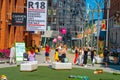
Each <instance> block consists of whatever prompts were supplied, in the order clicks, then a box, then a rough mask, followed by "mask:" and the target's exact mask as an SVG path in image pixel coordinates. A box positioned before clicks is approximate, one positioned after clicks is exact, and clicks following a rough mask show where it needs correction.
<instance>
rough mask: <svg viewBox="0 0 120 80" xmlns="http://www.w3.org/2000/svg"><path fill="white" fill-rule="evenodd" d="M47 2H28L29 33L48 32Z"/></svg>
mask: <svg viewBox="0 0 120 80" xmlns="http://www.w3.org/2000/svg"><path fill="white" fill-rule="evenodd" d="M46 26H47V0H27V31H46Z"/></svg>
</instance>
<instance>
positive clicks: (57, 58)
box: [54, 51, 59, 61]
mask: <svg viewBox="0 0 120 80" xmlns="http://www.w3.org/2000/svg"><path fill="white" fill-rule="evenodd" d="M54 59H55V61H59V57H58V51H56V52H55V54H54Z"/></svg>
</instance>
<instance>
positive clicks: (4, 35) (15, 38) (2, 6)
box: [0, 0, 40, 49]
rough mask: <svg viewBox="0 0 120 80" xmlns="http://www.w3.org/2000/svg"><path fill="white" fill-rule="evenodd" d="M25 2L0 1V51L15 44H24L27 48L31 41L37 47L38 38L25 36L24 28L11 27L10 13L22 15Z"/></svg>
mask: <svg viewBox="0 0 120 80" xmlns="http://www.w3.org/2000/svg"><path fill="white" fill-rule="evenodd" d="M26 1H27V0H0V20H2V21H0V49H5V48H9V47H11V45H12V44H13V43H15V42H25V43H26V44H27V47H29V46H31V45H32V39H34V40H35V43H36V44H37V45H38V44H39V41H40V34H36V35H39V36H32V35H33V34H31V33H29V32H27V33H28V35H25V33H24V31H26V28H25V26H12V25H11V19H12V12H16V13H17V12H18V13H24V12H25V7H24V5H25V4H26Z"/></svg>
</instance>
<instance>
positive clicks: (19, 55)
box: [15, 42, 25, 62]
mask: <svg viewBox="0 0 120 80" xmlns="http://www.w3.org/2000/svg"><path fill="white" fill-rule="evenodd" d="M15 48H16V61H17V62H21V61H23V53H25V43H24V42H16V43H15Z"/></svg>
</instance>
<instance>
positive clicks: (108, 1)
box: [106, 0, 110, 47]
mask: <svg viewBox="0 0 120 80" xmlns="http://www.w3.org/2000/svg"><path fill="white" fill-rule="evenodd" d="M106 2H107V30H106V47H108V26H109V10H110V0H106Z"/></svg>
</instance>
